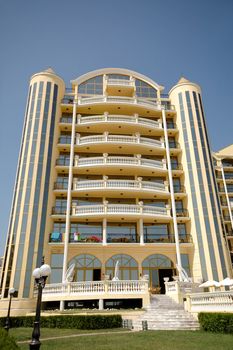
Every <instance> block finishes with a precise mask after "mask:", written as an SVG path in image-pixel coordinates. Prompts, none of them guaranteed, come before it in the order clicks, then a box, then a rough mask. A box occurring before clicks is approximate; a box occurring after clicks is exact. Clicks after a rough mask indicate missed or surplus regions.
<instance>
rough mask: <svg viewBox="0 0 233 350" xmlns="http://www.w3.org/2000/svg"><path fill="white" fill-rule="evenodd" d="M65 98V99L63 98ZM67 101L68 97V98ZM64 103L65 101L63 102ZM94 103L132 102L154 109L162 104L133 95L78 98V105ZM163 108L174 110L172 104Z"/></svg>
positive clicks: (159, 108)
mask: <svg viewBox="0 0 233 350" xmlns="http://www.w3.org/2000/svg"><path fill="white" fill-rule="evenodd" d="M64 100H65V99H64ZM68 101H69V99H68ZM63 103H65V102H63ZM66 103H73V101H72V102H66ZM93 103H94V104H96V103H100V104H103V103H113V104H132V105H141V106H144V107H145V108H148V107H151V108H153V109H154V110H161V109H162V106H161V104H160V103H159V102H153V101H149V100H146V99H143V98H133V97H122V96H121V97H117V96H95V97H81V96H80V97H79V98H78V105H79V106H85V105H90V104H93ZM163 108H165V109H167V110H175V107H174V106H173V105H164V106H163Z"/></svg>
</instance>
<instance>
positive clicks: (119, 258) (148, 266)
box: [46, 245, 193, 294]
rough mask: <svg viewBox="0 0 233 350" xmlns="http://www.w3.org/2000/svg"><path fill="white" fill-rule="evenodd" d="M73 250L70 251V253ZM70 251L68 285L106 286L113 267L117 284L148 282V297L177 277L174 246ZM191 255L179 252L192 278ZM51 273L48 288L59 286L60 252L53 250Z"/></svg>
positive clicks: (90, 248) (184, 250) (61, 257)
mask: <svg viewBox="0 0 233 350" xmlns="http://www.w3.org/2000/svg"><path fill="white" fill-rule="evenodd" d="M164 246H165V245H164ZM72 248H73V249H72ZM72 248H71V249H70V250H69V254H68V255H69V257H68V261H69V262H68V267H69V266H71V265H74V271H73V274H72V279H71V282H73V283H85V282H106V281H107V282H108V283H110V282H111V281H112V279H114V276H115V273H116V265H118V271H117V274H118V278H119V280H120V281H122V282H124V281H141V280H147V284H148V289H149V292H151V293H156V294H164V293H165V284H164V278H168V280H170V281H171V280H173V276H176V275H178V271H177V270H176V264H177V258H176V252H175V249H174V246H173V247H172V245H171V246H170V247H155V246H153V247H152V246H151V247H147V248H146V247H143V246H141V247H134V246H130V245H129V246H128V247H127V248H125V247H124V248H123V247H122V246H118V247H116V246H115V247H109V246H107V247H97V246H91V245H90V246H89V247H87V246H85V249H84V248H83V247H81V246H79V247H78V248H76V249H75V247H72ZM192 258H193V257H192V251H191V250H190V249H188V248H187V247H186V249H184V248H183V249H182V250H181V261H182V266H183V268H184V269H185V270H186V271H187V273H188V274H189V275H190V274H191V272H190V271H191V267H192ZM46 262H48V263H49V264H50V266H51V269H52V272H51V276H50V278H49V280H48V284H59V283H61V282H62V269H63V249H62V247H59V248H58V247H57V249H52V250H51V251H50V254H49V256H48V258H47V259H46Z"/></svg>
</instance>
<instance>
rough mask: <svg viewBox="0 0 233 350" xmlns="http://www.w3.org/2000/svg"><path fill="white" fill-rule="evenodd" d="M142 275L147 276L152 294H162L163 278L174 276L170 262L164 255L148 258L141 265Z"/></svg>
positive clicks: (163, 291)
mask: <svg viewBox="0 0 233 350" xmlns="http://www.w3.org/2000/svg"><path fill="white" fill-rule="evenodd" d="M142 273H143V275H148V276H149V289H150V292H151V293H153V294H164V293H165V284H164V277H169V279H170V280H171V279H172V276H173V275H175V268H174V267H173V263H172V261H171V260H170V259H169V258H168V257H167V256H165V255H162V254H153V255H150V256H148V257H147V258H146V259H145V260H144V261H143V263H142Z"/></svg>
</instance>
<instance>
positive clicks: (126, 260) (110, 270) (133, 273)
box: [105, 254, 138, 280]
mask: <svg viewBox="0 0 233 350" xmlns="http://www.w3.org/2000/svg"><path fill="white" fill-rule="evenodd" d="M117 261H118V264H119V279H120V280H138V263H137V261H136V260H135V259H134V258H132V257H131V256H129V255H126V254H117V255H114V256H112V257H111V258H110V259H109V260H108V261H107V262H106V266H105V271H106V274H107V275H109V276H110V279H111V278H113V277H114V274H115V266H116V263H117Z"/></svg>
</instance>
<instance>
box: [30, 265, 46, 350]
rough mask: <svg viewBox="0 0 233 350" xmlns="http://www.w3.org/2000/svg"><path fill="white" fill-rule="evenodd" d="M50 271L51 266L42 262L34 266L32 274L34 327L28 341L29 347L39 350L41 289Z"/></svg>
mask: <svg viewBox="0 0 233 350" xmlns="http://www.w3.org/2000/svg"><path fill="white" fill-rule="evenodd" d="M50 273H51V267H50V266H49V265H47V264H43V265H42V266H41V267H38V268H36V269H35V270H34V271H33V273H32V276H33V277H34V278H35V284H36V286H37V288H38V294H37V304H36V316H35V321H34V327H33V331H32V340H31V342H30V343H29V349H32V350H39V349H40V344H41V343H40V311H41V299H42V290H43V288H44V286H45V282H46V279H47V277H48V276H49V275H50Z"/></svg>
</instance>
